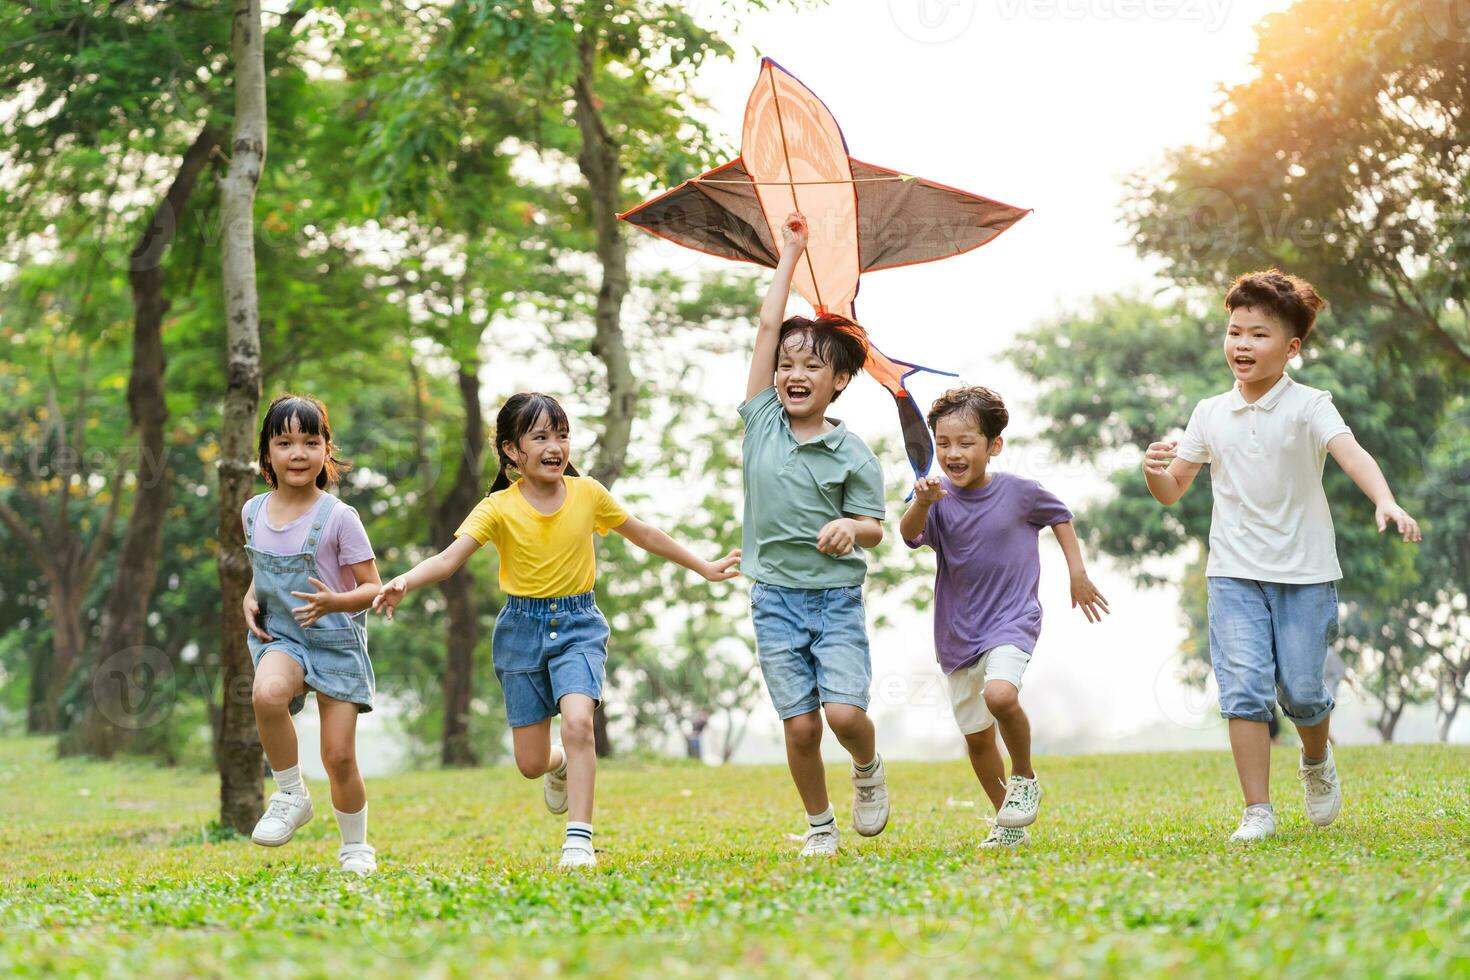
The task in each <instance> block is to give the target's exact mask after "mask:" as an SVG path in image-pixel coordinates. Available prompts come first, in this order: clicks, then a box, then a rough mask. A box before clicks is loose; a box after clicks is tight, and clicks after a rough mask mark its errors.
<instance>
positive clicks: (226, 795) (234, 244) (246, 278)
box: [218, 0, 266, 833]
mask: <svg viewBox="0 0 1470 980" xmlns="http://www.w3.org/2000/svg"><path fill="white" fill-rule="evenodd" d="M230 50H231V54H232V56H233V59H234V65H235V85H234V88H235V125H234V135H233V137H232V138H231V140H230V165H229V170H228V171H227V172H226V174H225V176H224V177H223V178H222V179H221V181H220V217H221V221H222V226H223V230H224V237H223V239H222V240H221V249H220V252H221V270H222V280H223V285H224V303H225V318H226V349H225V354H226V359H227V362H228V373H227V379H228V380H227V383H226V388H225V403H224V413H223V417H222V418H221V424H220V466H219V542H220V547H219V555H218V565H219V581H220V602H221V604H222V606H223V609H222V610H221V615H220V651H221V653H220V663H221V667H222V678H221V695H220V696H221V698H222V702H221V719H220V733H219V746H218V758H219V770H220V822H221V823H223V824H225V825H227V826H230V827H234V828H235V829H236V830H237V831H239V832H240V833H248V832H249V830H250V828H251V826H252V825H253V824H254V823H255V820H256V819H257V818H258V817H259V816H260V811H261V807H262V806H263V804H264V799H263V796H262V794H261V782H260V770H261V752H260V740H259V738H258V736H257V735H256V731H255V716H254V712H253V709H252V705H251V694H250V689H251V684H252V680H253V678H254V676H255V671H254V667H253V666H252V664H251V662H250V652H249V650H248V649H247V648H246V645H245V614H244V609H243V604H244V599H245V592H246V590H247V589H248V588H249V586H250V577H251V576H250V562H249V559H248V558H247V557H246V555H245V528H244V525H243V524H242V523H241V519H240V509H241V507H243V506H244V504H245V501H246V499H247V498H248V497H249V496H250V491H251V489H252V487H253V484H254V480H255V467H254V465H253V456H254V453H253V448H254V446H253V442H254V439H253V436H254V434H255V416H256V411H257V408H258V406H259V404H260V308H259V305H258V298H257V295H256V290H255V215H254V206H255V188H256V186H257V185H258V184H259V183H260V175H261V171H262V170H263V169H264V167H265V153H266V92H265V39H264V36H263V33H262V25H261V19H260V0H235V2H234V12H233V16H232V21H231V31H230Z"/></svg>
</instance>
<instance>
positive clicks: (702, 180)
mask: <svg viewBox="0 0 1470 980" xmlns="http://www.w3.org/2000/svg"><path fill="white" fill-rule="evenodd" d="M916 179H917V178H915V177H910V176H908V175H907V174H905V175H903V176H901V177H853V178H851V179H849V180H720V179H719V178H716V177H691V178H689V183H691V184H760V185H762V186H765V185H768V184H770V185H782V186H787V187H807V186H810V185H821V184H868V183H873V182H876V181H889V180H899V181H910V180H916ZM792 196H793V197H794V196H795V195H794V194H793V195H792Z"/></svg>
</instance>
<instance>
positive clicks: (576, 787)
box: [547, 694, 597, 823]
mask: <svg viewBox="0 0 1470 980" xmlns="http://www.w3.org/2000/svg"><path fill="white" fill-rule="evenodd" d="M559 704H560V707H561V744H562V746H563V747H564V748H565V749H566V759H567V819H568V820H575V821H578V822H580V823H591V822H592V793H593V790H594V788H595V787H596V784H597V746H596V743H595V742H594V740H593V737H592V713H593V711H595V710H596V708H597V702H596V701H594V700H592V699H591V698H589V697H588V696H587V695H585V694H563V695H562V696H561V701H560V702H559ZM552 762H555V763H556V764H557V765H560V764H561V763H560V760H558V759H550V760H548V761H547V766H548V768H555V766H552V765H551V763H552Z"/></svg>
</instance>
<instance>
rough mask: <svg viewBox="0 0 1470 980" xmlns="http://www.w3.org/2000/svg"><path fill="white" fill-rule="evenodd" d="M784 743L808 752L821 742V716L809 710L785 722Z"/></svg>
mask: <svg viewBox="0 0 1470 980" xmlns="http://www.w3.org/2000/svg"><path fill="white" fill-rule="evenodd" d="M785 728H786V744H787V745H789V746H791V747H792V748H793V749H796V750H797V751H800V752H810V751H812V750H814V749H816V748H818V747H820V746H821V744H822V716H821V715H820V714H819V713H818V712H815V711H809V712H807V713H806V714H804V715H797V716H796V717H795V718H787V719H786V722H785Z"/></svg>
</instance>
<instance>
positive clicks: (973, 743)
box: [965, 722, 995, 755]
mask: <svg viewBox="0 0 1470 980" xmlns="http://www.w3.org/2000/svg"><path fill="white" fill-rule="evenodd" d="M965 748H966V750H968V751H969V753H970V754H971V755H978V754H980V753H982V752H990V751H992V750H993V749H994V748H995V722H991V723H990V724H988V725H986V726H985V727H984V728H982V729H980V730H979V731H978V732H966V733H965Z"/></svg>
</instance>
